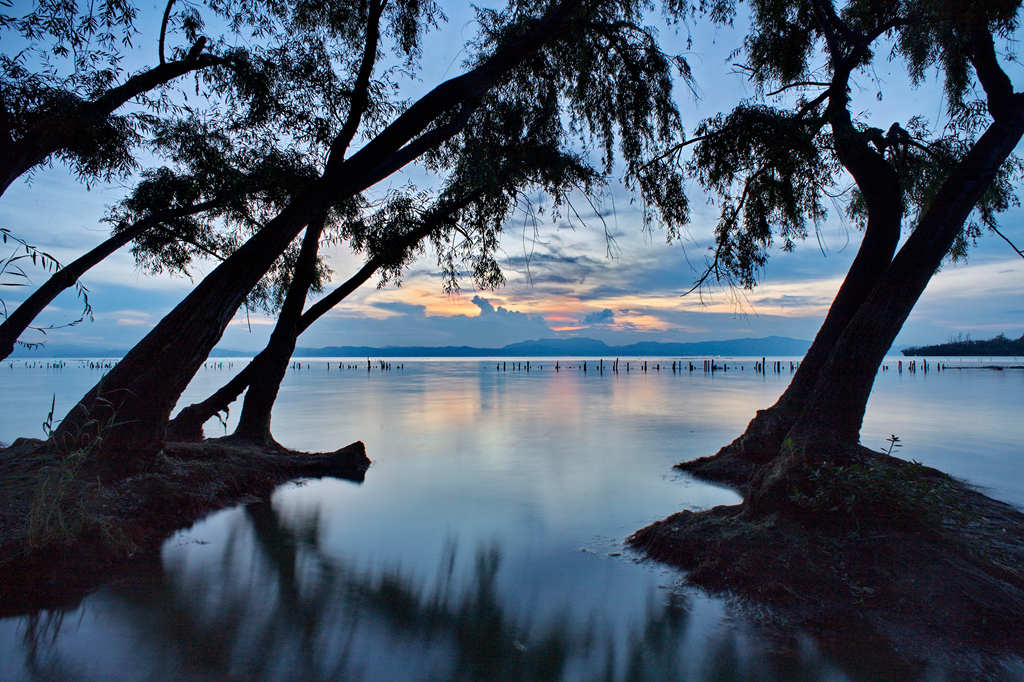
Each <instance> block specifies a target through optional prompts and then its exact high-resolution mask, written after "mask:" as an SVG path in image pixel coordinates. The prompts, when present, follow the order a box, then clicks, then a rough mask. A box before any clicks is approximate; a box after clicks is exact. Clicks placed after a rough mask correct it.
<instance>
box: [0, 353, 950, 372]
mask: <svg viewBox="0 0 1024 682" xmlns="http://www.w3.org/2000/svg"><path fill="white" fill-rule="evenodd" d="M570 362H575V364H568V365H563V364H562V362H561V361H560V360H555V371H556V372H561V371H562V370H563V369H575V370H577V371H580V372H583V373H584V374H586V373H588V372H597V373H598V374H604V372H605V362H604V359H601V358H599V359H598V360H575V361H570ZM8 364H9V367H10V368H11V369H14V363H13V362H10V363H8ZM115 364H116V361H115V360H82V361H80V362H79V366H80V367H82V368H88V369H110V368H112V367H113V366H114V365H115ZM661 364H662V363H660V362H658V363H654V364H653V365H651V364H648V361H647V360H637V361H636V362H635V363H634V364H632V365H631V363H630V362H629V361H627V362H626V363H625V369H624V371H625V372H626V373H627V374H628V373H629V372H630V371H631V367H635V371H637V372H641V373H644V374H646V373H647V371H648V369H650V370H652V371H654V372H659V373H660V372H661ZM905 364H906V367H904V362H903V360H898V361H897V362H896V371H897V372H898V373H899V374H903V370H904V368H905V369H906V370H907V372H908V373H910V374H916V373H917V371H918V369H920V370H921V371H922V372H924V373H927V372H928V370H929V369H932V370H934V371H937V372H942V371H944V370H946V369H947V368H948V367H947V365H946V363H944V362H936V363H933V364H931V365H929V364H928V361H927V360H925V359H922V360H921V363H920V364H918V361H917V360H909V361H907V362H906V363H905ZM326 365H327V371H331V369H332V365H333V366H334V368H335V369H338V370H345V369H349V370H352V369H360V368H361V367H362V365H361V364H358V363H346V362H337V363H332V362H327V363H326ZM622 366H623V365H622V363H621V362H620V360H619V359H618V358H616V359H615V360H613V361H612V362H610V363H609V364H608V368H609V370H610V371H611V372H612V373H613V374H618V373H619V370H620V368H621V367H622ZM799 366H800V363H799V362H798V361H792V360H787V361H783V360H774V361H772V362H768V361H767V360H766V358H764V357H762V358H761V361H760V362H757V361H755V362H754V373H756V374H768V373H769V372H770V373H772V374H783V373H785V372H786V370H787V369H788V370H789V373H790V374H792V373H793V372H795V371H796V369H797V368H798V367H799ZM24 367H25V368H26V369H64V368H65V367H67V362H65V361H63V360H54V361H50V362H26V363H25V364H24ZM203 367H204V368H205V369H216V370H223V369H228V370H231V369H234V367H235V363H234V362H231V361H228V362H222V361H215V362H206V363H204V364H203ZM737 367H739V369H740V370H741V371H745V370H746V367H744V365H743V364H742V363H739V364H737V363H733V371H735V370H736V368H737ZM289 368H290V369H292V370H303V369H304V370H310V369H312V368H313V363H312V362H308V361H307V362H301V361H298V360H294V361H292V363H291V364H290V365H289ZM494 368H495V371H498V372H508V371H510V370H511V371H513V372H530V371H534V370H536V371H542V370H543V369H544V365H543V364H534V363H532V362H531V361H529V360H526V361H519V360H513V361H512V362H509V361H507V360H502V361H501V362H498V363H497V364H496V365H495V367H494ZM374 369H379V370H380V371H382V372H388V371H391V370H395V369H397V370H404V369H405V363H404V362H402V363H398V364H393V363H390V362H387V361H385V360H376V361H372V360H369V359H367V360H366V371H367V372H370V371H372V370H374ZM665 369H666V371H668V370H669V369H671V371H672V373H673V374H681V373H683V372H690V373H692V372H694V371H696V369H697V366H696V365H695V364H694V363H693V361H692V360H688V361H685V362H684V361H682V360H673V361H672V364H671V365H669V364H668V363H667V362H666V363H665ZM702 369H703V371H704V373H705V374H714V373H715V372H728V371H729V363H727V362H723V363H721V364H719V363H718V362H716V361H715V360H704V361H703V366H702ZM881 369H882V371H883V372H888V371H889V365H882V368H881Z"/></svg>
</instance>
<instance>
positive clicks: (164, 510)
mask: <svg viewBox="0 0 1024 682" xmlns="http://www.w3.org/2000/svg"><path fill="white" fill-rule="evenodd" d="M369 464H370V461H369V459H367V457H366V450H365V448H364V447H363V444H362V443H361V442H356V443H353V444H351V445H349V446H347V447H344V448H342V449H340V450H337V451H335V452H327V453H303V452H295V451H290V450H286V449H284V448H282V447H280V446H278V445H276V444H270V445H255V444H251V443H241V442H238V441H233V440H231V439H228V438H222V439H209V440H206V441H203V442H200V443H167V444H166V445H165V447H164V449H163V451H162V452H161V453H160V454H159V455H158V456H157V458H156V459H155V461H153V463H152V464H151V465H150V466H149V467H147V469H146V470H145V471H141V472H137V473H134V474H132V475H130V476H127V477H123V478H117V479H115V480H109V478H104V477H100V476H99V475H97V474H96V472H91V471H90V469H89V463H88V462H87V461H85V462H82V463H80V464H79V463H76V462H75V460H74V458H73V457H72V458H69V457H67V456H65V455H62V454H60V453H57V452H54V451H53V449H52V448H51V447H50V446H49V444H47V443H46V442H43V441H39V440H31V439H19V440H17V441H15V443H14V444H13V445H11V446H10V447H8V448H4V449H0V616H7V615H13V614H17V613H22V612H25V611H30V610H35V609H38V608H43V607H55V606H64V605H68V604H71V603H74V602H76V601H77V600H79V599H81V598H82V597H83V596H84V595H85V594H87V593H88V592H90V591H91V590H93V589H95V588H96V587H97V586H99V585H100V584H102V583H103V582H106V581H107V580H109V579H110V578H111V577H113V576H114V575H116V574H117V573H118V572H119V571H121V570H123V569H126V568H128V567H129V565H130V564H132V563H134V562H136V561H145V560H151V559H152V558H153V556H155V555H158V553H159V551H160V546H161V544H162V543H163V541H164V540H165V539H166V538H168V537H169V536H170V535H172V534H173V533H174V532H175V531H177V530H179V529H182V528H186V527H188V526H190V525H191V524H193V523H195V522H196V521H198V520H199V519H201V518H203V517H204V516H206V515H207V514H210V513H211V512H214V511H217V510H219V509H223V508H224V507H227V506H230V505H233V504H236V503H239V502H244V501H250V500H255V499H260V498H263V497H266V496H267V495H269V494H270V493H271V492H272V491H273V489H274V488H275V487H276V486H278V485H280V484H281V483H284V482H286V481H289V480H293V479H296V478H318V477H323V476H332V477H336V478H345V479H348V480H353V481H362V480H363V476H364V474H365V472H366V469H367V467H368V466H369Z"/></svg>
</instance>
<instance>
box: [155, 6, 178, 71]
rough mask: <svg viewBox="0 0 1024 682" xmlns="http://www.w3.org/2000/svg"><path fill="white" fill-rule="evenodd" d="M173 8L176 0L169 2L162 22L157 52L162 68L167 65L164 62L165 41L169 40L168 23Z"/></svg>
mask: <svg viewBox="0 0 1024 682" xmlns="http://www.w3.org/2000/svg"><path fill="white" fill-rule="evenodd" d="M173 6H174V0H167V7H165V8H164V18H163V20H161V21H160V42H159V45H158V47H157V51H158V55H159V57H160V64H161V66H162V65H163V64H165V63H166V62H165V60H164V40H165V39H166V38H167V22H168V21H169V20H170V18H171V7H173Z"/></svg>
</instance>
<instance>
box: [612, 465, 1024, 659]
mask: <svg viewBox="0 0 1024 682" xmlns="http://www.w3.org/2000/svg"><path fill="white" fill-rule="evenodd" d="M724 454H726V455H727V456H724V457H722V458H721V459H720V460H717V461H713V458H703V459H702V460H697V461H696V462H694V463H691V464H689V465H687V466H685V467H684V468H686V469H687V470H689V471H692V472H697V473H698V474H699V473H700V472H702V471H705V470H707V471H710V473H711V478H712V479H713V480H715V481H717V482H729V483H732V484H733V485H734V487H738V488H740V489H741V490H742V489H743V488H744V484H745V482H746V480H747V479H743V478H742V476H743V473H742V471H743V470H744V465H743V463H742V462H738V458H736V457H730V456H728V453H724ZM856 460H857V463H856V465H855V466H852V467H843V468H839V467H833V468H829V467H827V466H826V467H825V468H824V469H821V470H816V471H814V472H812V474H811V475H810V477H809V478H808V479H807V480H805V481H802V482H800V481H796V482H794V487H793V491H794V492H793V495H792V498H793V500H794V504H793V507H792V509H791V510H789V511H774V512H772V513H770V514H754V513H753V512H752V511H751V510H750V509H749V507H748V506H747V505H737V506H729V507H725V506H723V507H715V508H713V509H710V510H707V511H703V512H689V511H683V512H680V513H678V514H674V515H672V516H670V517H668V518H667V519H665V520H663V521H658V522H656V523H653V524H651V525H650V526H648V527H646V528H644V529H642V530H640V531H637V532H636V533H635V534H634V535H633V536H632V537H630V539H629V542H630V543H631V544H632V545H633V546H635V547H636V548H638V549H640V550H642V551H643V552H645V553H646V554H647V555H649V556H651V557H653V558H654V559H657V560H659V561H663V562H666V563H669V564H672V565H674V566H677V567H680V568H683V569H686V570H687V571H688V573H687V575H686V579H687V580H688V581H689V582H691V583H694V584H696V585H699V586H701V587H704V588H706V589H709V590H711V591H714V592H727V593H731V594H733V595H735V596H737V597H739V598H740V599H741V600H742V601H745V602H747V603H748V604H751V605H769V606H770V607H772V609H773V611H774V613H775V614H776V616H778V615H779V614H782V617H784V618H786V619H787V620H789V621H790V622H793V623H795V624H796V625H798V626H800V627H804V628H807V629H808V630H810V631H812V632H815V633H816V634H817V635H818V638H819V641H822V642H823V643H824V644H825V645H826V646H827V645H828V643H829V641H830V640H831V641H832V642H834V643H835V644H836V645H837V647H838V648H847V649H848V648H849V644H850V643H851V641H857V642H859V643H860V644H862V645H863V644H864V643H868V645H869V646H866V647H863V648H864V649H865V650H866V651H870V652H872V653H871V654H869V655H875V656H878V657H881V658H884V659H886V660H889V661H896V662H897V663H898V664H899V665H900V666H901V667H902V668H903V669H904V673H905V674H907V675H912V676H914V675H916V674H921V673H922V671H923V669H924V666H925V664H926V662H928V661H935V660H936V659H938V660H939V661H940V662H942V663H943V664H944V665H946V666H947V667H948V668H950V669H953V670H959V671H966V672H967V674H969V675H972V676H973V675H981V676H988V675H996V676H997V675H999V674H1000V672H999V671H1000V670H1001V664H1000V661H1001V660H1005V658H1006V657H1007V656H1010V657H1014V656H1021V655H1024V570H1022V567H1024V514H1022V513H1021V512H1020V511H1018V510H1017V509H1015V508H1013V507H1011V506H1010V505H1007V504H1004V503H1002V502H999V501H996V500H993V499H991V498H989V497H987V496H985V495H983V494H982V493H980V492H978V491H977V490H975V489H973V488H971V487H970V486H968V485H967V484H964V483H962V482H959V481H956V480H955V479H952V478H950V477H949V476H947V475H945V474H943V473H941V472H939V471H937V470H935V469H931V468H929V467H924V466H922V465H920V464H917V463H911V462H906V461H904V460H900V459H896V458H894V457H889V456H886V455H883V454H880V453H876V452H872V451H870V450H867V449H864V448H858V450H857V452H856ZM847 461H848V460H847ZM823 471H824V472H825V473H822V472H823ZM837 472H838V474H839V475H841V476H842V477H844V478H846V479H847V481H846V482H849V481H852V482H853V483H854V484H855V487H854V488H839V489H837V490H839V492H838V493H837V494H832V492H828V491H830V490H832V488H831V487H830V486H832V485H833V484H834V483H835V482H836V480H835V477H834V476H833V478H832V479H829V480H825V479H826V478H827V477H828V475H830V474H836V473H837ZM808 481H809V482H810V483H812V484H813V485H812V486H806V485H805V484H806V483H807V482H808ZM823 490H824V491H826V492H820V491H823ZM811 491H814V495H813V496H809V495H808V494H807V493H808V492H811ZM833 492H834V491H833ZM854 497H856V499H853V498H854ZM993 671H995V672H993ZM901 676H902V675H901Z"/></svg>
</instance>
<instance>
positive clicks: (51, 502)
mask: <svg viewBox="0 0 1024 682" xmlns="http://www.w3.org/2000/svg"><path fill="white" fill-rule="evenodd" d="M97 402H99V403H100V404H103V405H105V406H110V403H109V401H108V402H103V399H100V400H99V401H97ZM56 405H57V396H56V394H55V395H54V396H53V398H52V399H51V400H50V411H49V413H48V414H47V415H46V419H45V420H44V421H43V432H44V433H46V435H47V438H48V439H49V440H50V444H49V447H50V448H51V450H50V456H51V457H52V458H53V459H52V463H48V464H46V465H45V469H44V470H43V471H42V472H41V474H40V478H39V483H38V485H37V486H36V490H35V494H34V495H33V497H32V502H31V505H30V507H29V512H28V519H27V522H28V543H29V546H30V547H32V548H35V549H39V548H42V547H47V546H60V545H65V544H68V543H70V542H72V541H74V539H75V538H76V537H78V536H80V535H81V533H82V532H83V531H85V530H87V529H89V528H92V529H94V530H96V529H98V530H99V531H100V532H101V533H102V534H103V535H104V537H106V539H107V541H108V542H112V541H116V540H117V538H115V537H114V536H113V534H111V532H110V531H109V529H108V528H106V527H105V525H104V524H103V522H102V521H101V520H99V519H97V518H95V517H93V516H92V515H91V514H90V513H89V510H88V506H89V503H90V502H92V501H93V500H94V499H95V498H96V497H97V496H98V495H99V494H100V485H99V482H98V481H91V480H90V481H87V480H83V478H82V477H81V476H80V472H81V469H82V465H83V464H85V462H86V461H87V460H88V458H89V456H90V455H91V454H92V452H93V451H94V450H95V449H96V448H97V447H98V446H99V445H100V444H101V443H102V442H103V436H104V434H105V433H106V432H107V431H109V430H110V429H111V428H113V427H115V426H117V425H118V422H117V417H116V414H114V413H113V412H112V413H111V415H110V417H109V418H108V419H106V420H104V421H99V420H97V419H87V420H85V422H84V424H83V425H82V429H81V430H80V431H79V432H78V433H74V434H66V435H65V437H64V438H61V439H58V438H54V437H53V436H54V432H55V428H54V417H53V415H54V411H55V409H56Z"/></svg>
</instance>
